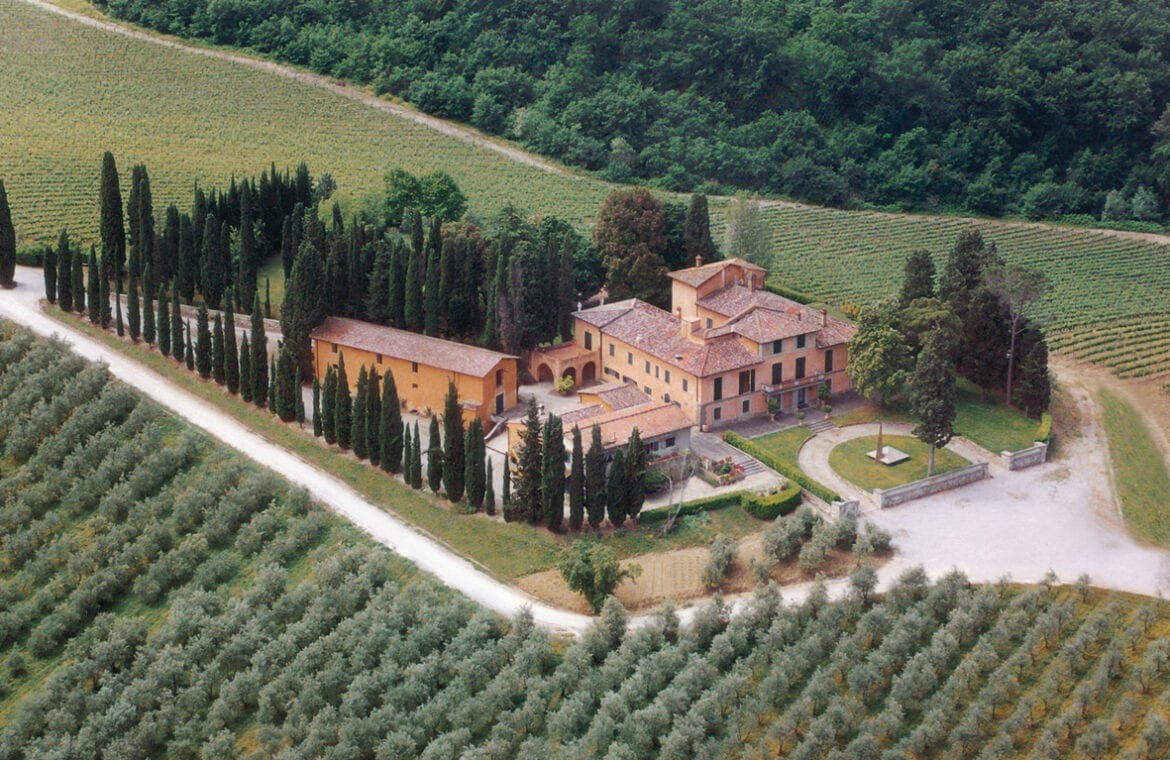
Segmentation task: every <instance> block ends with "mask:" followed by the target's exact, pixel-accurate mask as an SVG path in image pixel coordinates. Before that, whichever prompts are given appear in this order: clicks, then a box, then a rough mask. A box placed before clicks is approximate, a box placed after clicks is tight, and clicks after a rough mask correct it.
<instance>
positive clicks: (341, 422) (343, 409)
mask: <svg viewBox="0 0 1170 760" xmlns="http://www.w3.org/2000/svg"><path fill="white" fill-rule="evenodd" d="M333 415H334V417H336V419H337V421H336V423H335V432H336V433H337V445H338V446H340V447H341V448H343V449H348V448H349V447H350V446H351V445H353V438H352V434H353V396H351V395H350V390H349V378H348V376H347V375H346V373H345V356H344V355H343V356H341V357H339V358H338V360H337V400H336V402H335V403H334V406H333Z"/></svg>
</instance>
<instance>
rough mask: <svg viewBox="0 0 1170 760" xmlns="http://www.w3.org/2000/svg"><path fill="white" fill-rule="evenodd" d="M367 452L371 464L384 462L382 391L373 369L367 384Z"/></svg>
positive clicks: (371, 368) (376, 373)
mask: <svg viewBox="0 0 1170 760" xmlns="http://www.w3.org/2000/svg"><path fill="white" fill-rule="evenodd" d="M366 451H367V452H368V454H369V458H370V464H372V465H374V466H375V467H377V466H378V463H379V462H381V461H382V389H381V382H380V381H379V378H378V371H377V370H376V369H374V368H373V367H370V374H369V377H368V379H367V383H366Z"/></svg>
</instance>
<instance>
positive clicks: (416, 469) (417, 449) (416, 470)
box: [410, 420, 423, 490]
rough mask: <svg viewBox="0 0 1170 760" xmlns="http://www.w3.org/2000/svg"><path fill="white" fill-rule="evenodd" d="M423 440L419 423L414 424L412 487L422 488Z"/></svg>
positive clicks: (411, 461) (411, 464)
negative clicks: (420, 436) (419, 430)
mask: <svg viewBox="0 0 1170 760" xmlns="http://www.w3.org/2000/svg"><path fill="white" fill-rule="evenodd" d="M422 485H423V476H422V439H421V438H419V432H418V421H417V420H416V421H415V423H414V447H413V448H412V449H411V450H410V487H411V488H413V489H415V490H418V489H420V488H422Z"/></svg>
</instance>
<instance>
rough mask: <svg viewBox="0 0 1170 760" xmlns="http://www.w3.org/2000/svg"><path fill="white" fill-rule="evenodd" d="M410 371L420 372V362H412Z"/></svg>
mask: <svg viewBox="0 0 1170 760" xmlns="http://www.w3.org/2000/svg"><path fill="white" fill-rule="evenodd" d="M410 371H411V372H413V373H415V374H416V375H417V374H418V362H411V363H410Z"/></svg>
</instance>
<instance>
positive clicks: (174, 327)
mask: <svg viewBox="0 0 1170 760" xmlns="http://www.w3.org/2000/svg"><path fill="white" fill-rule="evenodd" d="M185 346H186V344H184V343H183V312H182V310H181V309H180V308H179V293H178V292H177V291H175V290H172V291H171V354H172V355H173V356H174V357H175V361H179V362H181V361H183V358H184V355H185V354H186V351H185Z"/></svg>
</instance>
